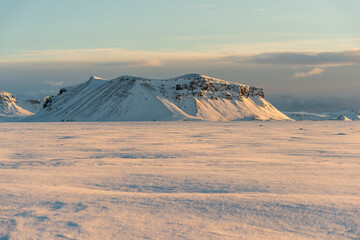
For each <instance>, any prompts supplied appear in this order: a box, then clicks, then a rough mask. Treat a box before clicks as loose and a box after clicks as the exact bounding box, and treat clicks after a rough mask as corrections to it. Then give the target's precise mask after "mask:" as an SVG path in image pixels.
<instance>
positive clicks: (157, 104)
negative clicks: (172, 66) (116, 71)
mask: <svg viewBox="0 0 360 240" xmlns="http://www.w3.org/2000/svg"><path fill="white" fill-rule="evenodd" d="M248 119H260V120H270V119H274V120H284V119H289V118H288V117H286V116H285V115H284V114H282V113H281V112H279V111H278V110H277V109H276V108H274V107H273V106H272V105H271V104H270V103H268V102H267V101H266V100H265V99H264V92H263V89H262V88H259V87H253V86H247V85H243V84H239V83H231V82H227V81H224V80H221V79H216V78H212V77H208V76H204V75H200V74H188V75H183V76H180V77H176V78H171V79H163V80H155V79H146V78H139V77H132V76H121V77H118V78H115V79H113V80H108V81H106V80H103V79H101V78H97V77H94V76H93V77H91V78H90V79H89V80H88V81H86V82H84V83H82V84H79V85H76V86H71V87H67V88H62V89H60V91H59V94H58V95H57V96H53V97H50V98H49V99H47V100H46V102H45V103H44V109H43V110H42V111H40V112H39V113H38V114H36V115H35V116H33V117H31V118H29V120H33V121H150V120H213V121H217V120H223V121H227V120H248Z"/></svg>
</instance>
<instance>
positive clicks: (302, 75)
mask: <svg viewBox="0 0 360 240" xmlns="http://www.w3.org/2000/svg"><path fill="white" fill-rule="evenodd" d="M324 71H325V69H322V68H313V69H311V70H310V71H308V72H296V73H295V74H294V75H293V76H292V77H293V78H305V77H310V76H313V75H320V74H322V73H323V72H324Z"/></svg>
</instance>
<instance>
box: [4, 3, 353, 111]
mask: <svg viewBox="0 0 360 240" xmlns="http://www.w3.org/2000/svg"><path fill="white" fill-rule="evenodd" d="M359 12H360V1H358V0H341V1H340V0H327V1H325V0H303V1H298V0H297V1H295V0H272V1H269V0H257V1H250V0H249V1H245V0H236V1H235V0H221V1H220V0H217V1H215V0H207V1H205V0H192V1H190V0H182V1H175V0H152V1H149V0H131V1H130V0H102V1H95V0H86V1H85V0H72V1H69V0H62V1H58V0H56V1H55V0H16V1H14V0H2V1H0V90H5V91H9V92H11V93H13V94H14V95H15V96H18V97H23V98H38V97H42V96H46V95H52V94H56V93H57V92H58V90H59V89H60V88H61V87H65V86H69V85H74V84H78V83H80V82H83V81H86V80H87V79H88V78H89V77H90V76H91V75H96V76H99V77H102V78H105V79H113V78H116V77H118V76H121V75H134V76H141V77H147V78H157V79H158V78H170V77H174V76H178V75H182V74H186V73H200V74H205V75H209V76H213V77H217V78H221V79H224V80H228V81H232V82H239V83H243V84H250V85H257V86H261V87H263V88H264V91H265V95H266V98H268V100H270V102H272V103H273V104H274V105H275V106H276V107H278V108H279V109H280V110H284V111H318V112H319V111H337V110H342V109H351V108H359V105H360V104H359V103H360V97H359V94H358V92H359V90H360V78H359V76H360V67H359V65H360V14H358V13H359Z"/></svg>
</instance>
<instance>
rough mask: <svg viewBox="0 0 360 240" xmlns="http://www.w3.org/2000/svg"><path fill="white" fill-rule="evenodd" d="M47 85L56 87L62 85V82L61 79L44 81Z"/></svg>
mask: <svg viewBox="0 0 360 240" xmlns="http://www.w3.org/2000/svg"><path fill="white" fill-rule="evenodd" d="M45 83H46V84H47V85H50V86H53V87H58V86H62V85H64V82H63V81H59V82H57V81H46V82H45Z"/></svg>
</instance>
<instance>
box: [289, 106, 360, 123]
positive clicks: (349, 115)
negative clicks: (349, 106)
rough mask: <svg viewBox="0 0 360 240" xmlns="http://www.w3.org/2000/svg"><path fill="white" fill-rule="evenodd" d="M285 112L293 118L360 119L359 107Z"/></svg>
mask: <svg viewBox="0 0 360 240" xmlns="http://www.w3.org/2000/svg"><path fill="white" fill-rule="evenodd" d="M285 114H286V115H287V116H288V117H289V118H292V119H294V120H341V121H353V120H360V109H359V110H347V111H340V112H325V113H309V112H285Z"/></svg>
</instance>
